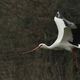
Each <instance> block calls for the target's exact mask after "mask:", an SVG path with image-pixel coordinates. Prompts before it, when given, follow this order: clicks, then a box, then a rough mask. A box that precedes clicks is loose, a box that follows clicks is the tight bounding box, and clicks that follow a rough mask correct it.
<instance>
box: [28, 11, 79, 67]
mask: <svg viewBox="0 0 80 80" xmlns="http://www.w3.org/2000/svg"><path fill="white" fill-rule="evenodd" d="M54 21H55V23H56V25H57V28H58V36H57V39H56V41H55V42H54V43H53V44H52V45H50V46H47V45H46V44H44V43H41V44H39V46H38V47H36V48H34V49H33V50H31V51H28V52H27V53H29V52H33V51H34V50H36V49H38V48H44V49H50V50H62V49H65V50H68V51H71V52H72V55H73V62H74V65H76V67H77V55H76V51H75V49H76V48H80V45H79V44H80V35H79V33H80V30H78V29H77V27H76V25H75V24H74V23H72V22H70V21H68V20H67V19H65V18H63V17H61V14H60V13H59V12H57V15H56V16H55V17H54ZM66 23H67V25H66ZM72 31H74V32H72Z"/></svg>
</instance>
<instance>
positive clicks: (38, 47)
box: [25, 45, 42, 53]
mask: <svg viewBox="0 0 80 80" xmlns="http://www.w3.org/2000/svg"><path fill="white" fill-rule="evenodd" d="M41 46H42V45H41ZM41 46H37V47H35V48H34V49H32V50H30V51H27V52H25V53H31V52H33V51H36V50H37V49H40V48H41Z"/></svg>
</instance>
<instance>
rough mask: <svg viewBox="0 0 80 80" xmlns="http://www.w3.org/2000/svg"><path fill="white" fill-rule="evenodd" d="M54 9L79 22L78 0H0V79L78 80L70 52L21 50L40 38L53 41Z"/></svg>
mask: <svg viewBox="0 0 80 80" xmlns="http://www.w3.org/2000/svg"><path fill="white" fill-rule="evenodd" d="M58 10H60V11H61V12H62V14H63V16H64V17H65V18H67V19H68V20H70V21H72V22H74V23H75V24H77V25H78V26H79V24H80V0H0V80H80V73H79V72H80V70H78V71H77V72H75V70H73V62H72V54H71V53H70V52H67V51H50V50H43V49H40V50H38V51H35V52H33V53H28V54H24V52H26V51H29V50H31V49H33V48H34V47H36V46H37V45H38V44H39V43H41V42H44V43H45V44H47V45H51V44H52V43H53V42H54V41H55V39H56V38H57V34H58V32H57V27H56V25H55V23H54V19H53V18H54V16H55V15H56V12H57V11H58ZM79 53H80V51H77V55H78V64H80V62H79V61H80V60H79V59H80V55H79Z"/></svg>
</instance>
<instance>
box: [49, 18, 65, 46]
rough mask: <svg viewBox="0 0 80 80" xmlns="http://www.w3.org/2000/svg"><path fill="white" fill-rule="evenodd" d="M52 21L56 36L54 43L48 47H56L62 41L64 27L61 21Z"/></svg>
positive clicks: (57, 19)
mask: <svg viewBox="0 0 80 80" xmlns="http://www.w3.org/2000/svg"><path fill="white" fill-rule="evenodd" d="M54 21H55V23H56V25H57V28H58V36H57V39H56V41H55V42H54V43H53V44H52V45H51V46H50V47H56V46H57V45H58V44H59V43H60V42H61V41H62V40H63V36H64V28H65V27H66V26H65V23H64V21H63V19H60V18H57V17H54Z"/></svg>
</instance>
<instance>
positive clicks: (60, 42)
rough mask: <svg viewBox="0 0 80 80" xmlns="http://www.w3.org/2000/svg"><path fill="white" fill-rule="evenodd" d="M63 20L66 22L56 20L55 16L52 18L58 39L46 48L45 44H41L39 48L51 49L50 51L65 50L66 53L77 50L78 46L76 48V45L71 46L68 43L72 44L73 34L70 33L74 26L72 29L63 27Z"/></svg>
mask: <svg viewBox="0 0 80 80" xmlns="http://www.w3.org/2000/svg"><path fill="white" fill-rule="evenodd" d="M64 20H66V19H65V18H63V19H62V18H58V17H56V16H55V17H54V21H55V23H56V25H57V28H58V37H57V39H56V41H55V42H54V43H53V44H52V45H50V46H47V45H46V44H44V43H41V44H40V45H39V46H41V48H45V49H52V50H62V49H65V50H68V51H72V48H79V46H76V45H73V44H71V43H70V42H73V34H72V32H71V28H73V29H75V28H76V26H75V25H74V26H73V27H68V26H66V25H65V23H64ZM67 22H69V21H68V20H67ZM69 23H70V22H69ZM71 24H72V25H73V23H72V22H71ZM69 41H70V42H69Z"/></svg>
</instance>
